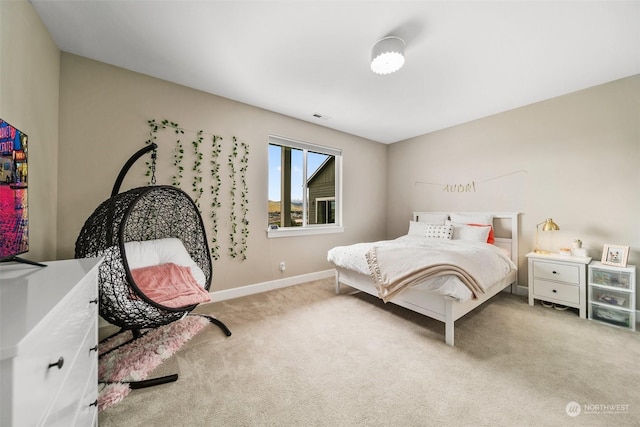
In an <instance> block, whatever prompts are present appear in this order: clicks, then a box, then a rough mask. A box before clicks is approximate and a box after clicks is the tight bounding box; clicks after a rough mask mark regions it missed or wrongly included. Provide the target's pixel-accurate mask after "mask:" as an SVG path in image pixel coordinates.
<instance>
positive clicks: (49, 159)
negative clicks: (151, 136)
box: [0, 1, 60, 261]
mask: <svg viewBox="0 0 640 427" xmlns="http://www.w3.org/2000/svg"><path fill="white" fill-rule="evenodd" d="M59 70H60V51H59V50H58V48H57V47H56V45H55V43H54V42H53V40H52V39H51V36H50V35H49V33H48V31H47V30H46V28H45V27H44V25H43V24H42V21H40V17H39V16H38V15H37V13H36V12H35V10H34V9H33V6H31V3H29V2H27V1H0V94H1V95H0V118H2V119H3V120H6V121H7V122H9V123H11V124H12V125H13V126H15V127H17V128H18V129H20V130H21V131H23V132H24V133H26V134H27V135H28V136H29V159H28V161H29V252H28V253H27V254H25V255H24V256H23V257H24V258H27V259H31V260H33V261H47V260H52V259H55V249H56V238H57V236H56V205H57V194H58V192H57V175H58V81H59Z"/></svg>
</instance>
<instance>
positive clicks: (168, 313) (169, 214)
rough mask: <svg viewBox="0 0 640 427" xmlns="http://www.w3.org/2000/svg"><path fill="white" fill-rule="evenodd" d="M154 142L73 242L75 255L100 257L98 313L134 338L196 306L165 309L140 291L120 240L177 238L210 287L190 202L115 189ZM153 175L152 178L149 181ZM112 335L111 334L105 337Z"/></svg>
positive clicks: (202, 238)
mask: <svg viewBox="0 0 640 427" xmlns="http://www.w3.org/2000/svg"><path fill="white" fill-rule="evenodd" d="M156 148H157V146H156V145H155V144H150V145H149V146H147V147H145V148H143V149H141V150H140V151H138V152H137V153H136V154H134V155H133V156H132V157H131V158H130V159H129V161H128V162H127V163H126V164H125V166H124V167H123V169H122V171H121V172H120V175H119V176H118V178H117V180H116V183H115V185H114V187H113V191H112V193H111V197H110V198H109V199H108V200H106V201H104V202H103V203H102V204H100V206H98V208H97V209H96V210H95V211H94V212H93V214H92V215H91V216H90V217H89V218H88V219H87V221H86V222H85V224H84V226H83V227H82V230H81V231H80V234H79V236H78V238H77V240H76V245H75V257H76V258H87V257H102V258H103V262H102V264H101V265H100V267H99V272H98V287H99V300H100V301H99V302H100V304H99V311H100V315H101V316H102V317H103V318H104V319H105V320H107V321H108V322H110V323H112V324H113V325H116V326H119V327H120V328H121V330H120V332H122V331H126V330H131V331H132V333H133V337H134V338H133V339H136V338H138V337H139V336H141V331H142V330H144V329H149V328H156V327H159V326H162V325H166V324H168V323H171V322H173V321H176V320H179V319H181V318H182V317H184V316H186V315H187V314H189V313H190V312H191V311H192V310H193V309H194V308H195V307H196V306H197V304H196V305H189V306H185V307H177V308H173V307H166V306H163V305H162V304H159V303H158V302H156V301H153V300H152V299H151V298H149V297H148V296H147V295H145V294H144V292H142V291H141V290H140V288H139V287H138V286H137V285H136V283H135V281H134V280H133V278H132V275H131V271H130V269H129V263H128V261H127V253H126V251H125V244H126V243H127V242H141V241H148V240H155V239H163V238H178V239H180V241H182V243H183V245H184V247H185V249H186V250H187V252H188V253H189V256H190V257H191V258H192V260H193V261H194V262H195V263H196V264H197V265H198V266H199V267H200V269H201V270H202V272H203V273H204V275H205V278H206V284H205V286H204V288H205V289H206V290H207V291H208V290H209V288H210V286H211V279H212V275H213V268H212V263H211V256H210V254H209V246H208V244H207V236H206V233H205V228H204V224H203V222H202V217H201V215H200V212H199V210H198V208H197V206H196V204H195V203H194V201H193V200H192V199H191V197H189V195H188V194H186V193H185V192H184V191H182V190H180V189H179V188H176V187H172V186H166V185H150V186H146V187H139V188H134V189H132V190H128V191H126V192H123V193H119V190H120V185H121V183H122V181H123V179H124V176H125V175H126V173H127V171H128V170H129V168H130V167H131V166H132V165H133V163H134V162H135V161H136V160H137V159H138V158H140V157H141V156H142V155H144V154H145V153H147V152H149V151H153V154H152V160H153V162H154V163H155V149H156ZM154 181H155V177H152V183H153V182H154ZM205 317H207V318H208V319H209V320H210V321H211V322H212V323H214V324H216V325H217V326H219V327H220V328H221V329H222V331H223V332H224V333H225V334H226V335H227V336H229V335H231V332H230V331H229V329H228V328H227V327H226V326H225V325H224V324H223V323H222V322H221V321H220V320H218V319H216V318H215V317H213V316H205ZM109 338H111V337H109Z"/></svg>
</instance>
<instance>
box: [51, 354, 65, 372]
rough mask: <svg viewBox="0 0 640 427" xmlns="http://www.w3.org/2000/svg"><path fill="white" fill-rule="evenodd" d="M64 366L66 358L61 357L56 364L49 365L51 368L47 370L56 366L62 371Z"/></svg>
mask: <svg viewBox="0 0 640 427" xmlns="http://www.w3.org/2000/svg"><path fill="white" fill-rule="evenodd" d="M62 365H64V357H62V356H60V359H58V361H57V362H56V363H49V366H48V367H47V369H51V368H53V367H54V366H57V367H58V369H62Z"/></svg>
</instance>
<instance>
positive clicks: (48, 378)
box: [14, 282, 97, 424]
mask: <svg viewBox="0 0 640 427" xmlns="http://www.w3.org/2000/svg"><path fill="white" fill-rule="evenodd" d="M96 292H97V290H96V288H95V282H94V285H92V284H91V282H85V283H80V284H79V285H78V286H76V287H75V288H73V289H72V290H71V292H69V293H68V294H67V295H66V296H65V297H64V299H63V300H62V301H61V302H60V303H59V305H58V306H56V307H55V309H54V310H52V311H51V312H50V313H49V315H47V316H46V317H45V318H44V319H43V321H42V322H41V323H40V324H39V325H38V326H37V327H36V328H34V330H33V331H32V332H31V333H30V334H29V335H28V337H27V338H25V339H24V341H23V342H22V343H21V345H22V348H21V352H22V356H21V357H19V358H18V359H17V360H16V362H15V363H16V365H15V368H16V370H15V384H14V393H15V395H16V396H18V397H19V399H17V402H19V403H18V404H17V408H18V410H19V411H21V412H22V411H24V412H22V413H23V414H24V415H23V416H24V419H25V421H26V420H32V421H33V423H34V424H35V422H36V421H39V422H42V421H43V419H44V417H45V416H46V415H47V413H48V412H49V410H50V408H51V405H52V403H53V401H54V400H55V399H56V396H57V395H58V393H59V391H60V389H61V387H62V385H63V384H64V383H65V381H67V379H68V378H69V377H70V374H71V373H72V372H75V371H74V369H76V368H75V367H74V363H75V361H76V359H77V357H78V355H79V352H80V351H81V348H80V347H81V344H82V343H83V342H84V341H85V339H86V337H87V333H88V331H89V330H90V329H92V328H95V326H94V325H93V324H94V323H95V322H96V318H97V304H95V303H91V302H90V301H92V300H93V299H95V298H96ZM93 340H95V338H94V339H93ZM93 345H95V343H94V344H93ZM86 352H87V353H88V348H87V351H86ZM83 355H84V353H83ZM59 360H62V365H61V366H60V367H58V366H51V367H49V365H50V364H54V363H56V362H58V361H59ZM84 375H86V373H85V374H84Z"/></svg>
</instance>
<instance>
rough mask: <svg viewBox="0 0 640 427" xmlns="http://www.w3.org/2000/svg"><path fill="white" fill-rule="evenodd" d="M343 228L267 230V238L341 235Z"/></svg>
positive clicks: (321, 227) (334, 226)
mask: <svg viewBox="0 0 640 427" xmlns="http://www.w3.org/2000/svg"><path fill="white" fill-rule="evenodd" d="M343 232H344V227H342V226H338V225H332V226H326V227H325V226H319V227H304V228H303V227H285V228H278V229H276V230H271V229H269V230H267V238H269V239H273V238H278V237H295V236H312V235H315V234H334V233H343Z"/></svg>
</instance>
